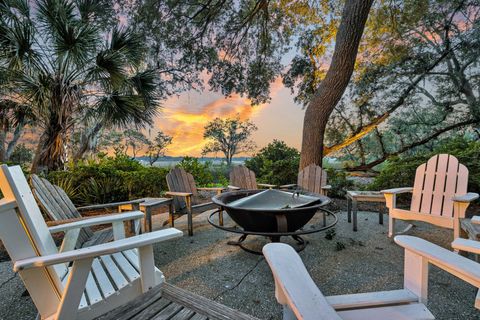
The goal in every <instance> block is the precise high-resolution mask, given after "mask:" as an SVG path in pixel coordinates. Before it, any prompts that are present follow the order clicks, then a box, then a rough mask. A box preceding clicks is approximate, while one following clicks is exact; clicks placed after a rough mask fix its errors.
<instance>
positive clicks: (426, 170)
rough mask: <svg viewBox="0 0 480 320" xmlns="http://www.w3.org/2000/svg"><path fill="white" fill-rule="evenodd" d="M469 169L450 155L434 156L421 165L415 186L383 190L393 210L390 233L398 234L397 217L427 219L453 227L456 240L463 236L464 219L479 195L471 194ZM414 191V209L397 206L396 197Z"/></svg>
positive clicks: (389, 234)
mask: <svg viewBox="0 0 480 320" xmlns="http://www.w3.org/2000/svg"><path fill="white" fill-rule="evenodd" d="M467 186H468V170H467V168H466V167H465V166H464V165H463V164H461V163H459V162H458V160H457V158H455V157H454V156H451V155H448V154H439V155H436V156H433V157H431V158H430V160H428V162H427V163H424V164H422V165H421V166H419V167H418V168H417V172H416V175H415V182H414V186H413V188H397V189H389V190H382V192H383V194H384V195H385V199H386V204H387V207H388V210H389V217H388V220H389V225H388V236H389V237H392V236H394V235H395V220H396V219H400V220H414V221H424V222H428V223H431V224H433V225H436V226H439V227H444V228H449V229H453V234H454V239H455V238H458V237H459V236H460V219H462V218H465V211H466V210H467V207H468V205H469V204H470V202H472V201H474V200H475V199H477V198H478V194H476V193H467ZM406 192H412V202H411V206H410V210H404V209H399V208H397V207H396V196H397V194H400V193H406Z"/></svg>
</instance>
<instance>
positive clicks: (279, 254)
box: [263, 236, 480, 320]
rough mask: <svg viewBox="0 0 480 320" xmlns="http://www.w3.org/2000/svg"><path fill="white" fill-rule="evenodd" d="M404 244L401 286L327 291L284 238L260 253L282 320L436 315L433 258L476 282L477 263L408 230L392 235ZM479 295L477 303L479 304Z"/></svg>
mask: <svg viewBox="0 0 480 320" xmlns="http://www.w3.org/2000/svg"><path fill="white" fill-rule="evenodd" d="M395 242H396V243H397V244H398V245H400V246H402V247H403V248H405V265H404V282H403V283H404V288H403V289H400V290H392V291H381V292H369V293H357V294H346V295H337V296H329V297H325V296H324V295H323V294H322V292H321V291H320V290H319V288H318V287H317V286H316V285H315V283H314V282H313V280H312V278H311V277H310V275H309V274H308V271H307V270H306V269H305V266H304V264H303V263H302V260H301V259H300V256H299V255H298V254H297V253H296V252H295V250H294V249H293V248H292V247H290V246H289V245H287V244H283V243H269V244H267V245H266V246H264V247H263V254H264V256H265V259H266V260H267V263H268V264H269V266H270V269H271V270H272V273H273V277H274V280H275V297H276V298H277V301H278V302H279V303H280V304H282V305H283V306H284V313H283V319H285V320H293V319H299V320H341V319H349V320H356V319H358V320H365V319H368V320H387V319H388V320H397V319H402V320H407V319H435V318H434V316H433V315H432V314H431V313H430V311H429V310H428V309H427V307H426V306H425V304H426V303H427V298H428V270H429V264H433V265H435V266H437V267H439V268H441V269H443V270H445V271H447V272H449V273H451V274H452V275H454V276H456V277H458V278H460V279H462V280H464V281H466V282H468V283H470V284H471V285H473V286H474V287H477V288H480V264H479V263H477V262H475V261H472V260H469V259H467V258H465V257H462V256H460V255H457V254H456V253H454V252H451V251H449V250H447V249H444V248H442V247H439V246H437V245H435V244H433V243H430V242H428V241H425V240H423V239H420V238H416V237H412V236H396V237H395ZM478 302H479V300H478V298H477V300H476V304H475V307H476V308H477V309H478V308H480V306H479V305H478Z"/></svg>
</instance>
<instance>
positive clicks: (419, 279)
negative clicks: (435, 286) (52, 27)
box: [403, 249, 428, 304]
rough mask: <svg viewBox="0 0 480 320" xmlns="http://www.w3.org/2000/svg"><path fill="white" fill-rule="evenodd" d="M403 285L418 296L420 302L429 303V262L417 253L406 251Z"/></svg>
mask: <svg viewBox="0 0 480 320" xmlns="http://www.w3.org/2000/svg"><path fill="white" fill-rule="evenodd" d="M404 273H405V274H404V279H403V285H404V287H405V289H408V290H410V291H411V292H412V293H413V294H415V295H417V296H418V298H419V301H420V302H421V303H423V304H426V303H427V298H428V260H427V259H426V258H424V257H422V256H420V255H418V254H416V253H413V252H411V251H409V250H408V249H406V250H405V264H404Z"/></svg>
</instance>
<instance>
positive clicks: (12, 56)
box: [0, 21, 38, 69]
mask: <svg viewBox="0 0 480 320" xmlns="http://www.w3.org/2000/svg"><path fill="white" fill-rule="evenodd" d="M34 37H35V29H34V28H33V26H32V25H31V24H30V23H29V22H28V21H24V22H21V21H13V22H12V23H11V24H10V25H7V24H6V23H0V47H1V48H2V50H0V59H2V60H4V62H5V63H6V64H7V65H8V68H11V69H20V68H21V67H22V66H23V65H24V63H27V64H30V63H32V62H33V61H34V60H35V59H37V58H38V56H37V53H36V52H35V50H34V49H33V44H34Z"/></svg>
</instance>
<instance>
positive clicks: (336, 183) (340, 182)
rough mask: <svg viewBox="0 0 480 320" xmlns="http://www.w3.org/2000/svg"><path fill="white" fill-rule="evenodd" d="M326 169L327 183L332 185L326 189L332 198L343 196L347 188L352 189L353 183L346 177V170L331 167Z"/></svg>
mask: <svg viewBox="0 0 480 320" xmlns="http://www.w3.org/2000/svg"><path fill="white" fill-rule="evenodd" d="M325 170H326V171H327V178H328V181H327V184H329V185H331V186H332V189H330V190H329V191H328V196H329V197H332V198H344V197H345V194H346V192H347V190H352V189H354V188H353V187H354V183H353V181H351V180H348V179H347V176H348V175H347V172H346V171H343V170H336V169H333V168H328V169H325Z"/></svg>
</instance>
